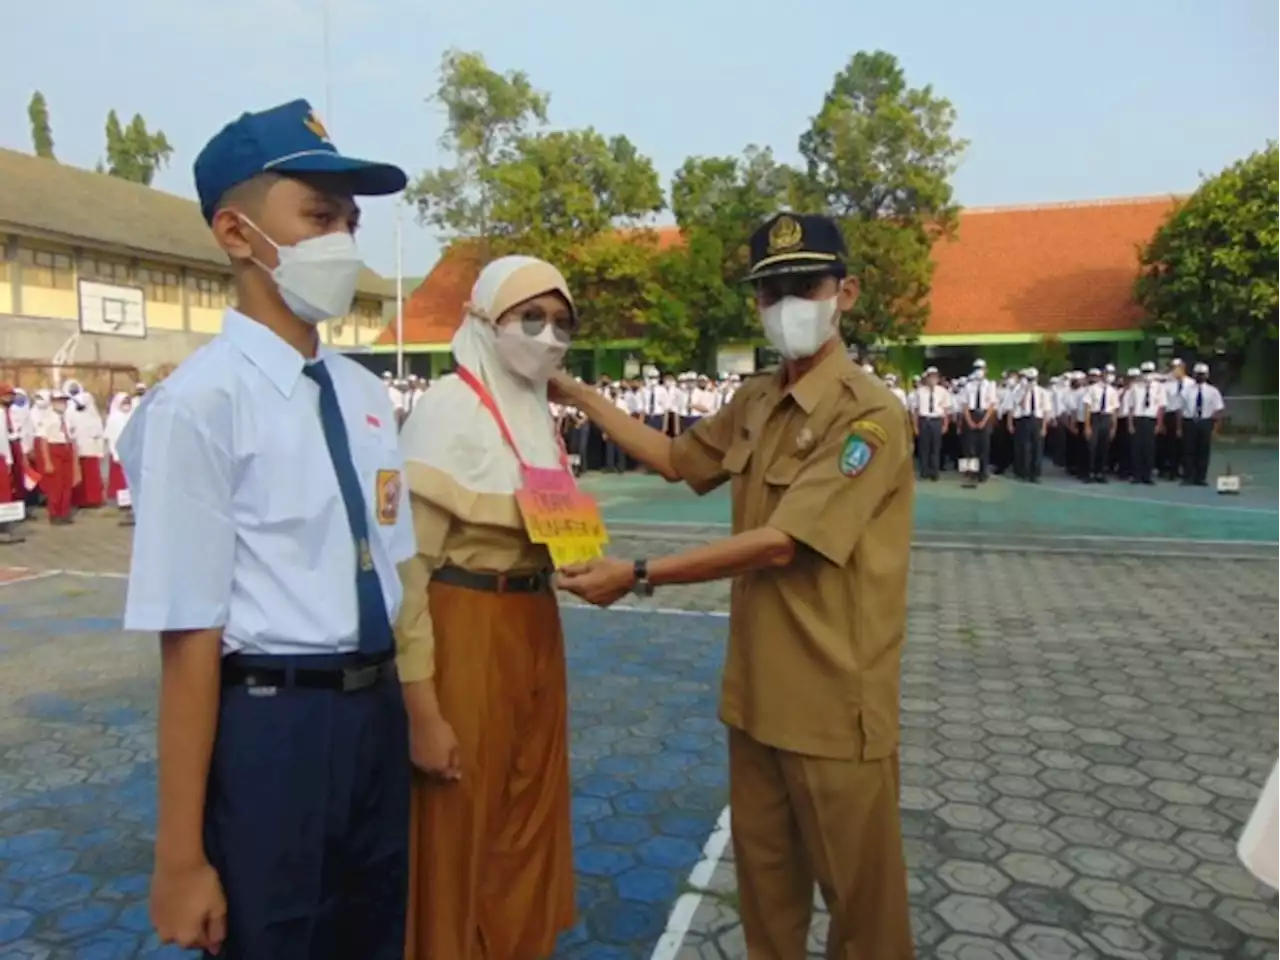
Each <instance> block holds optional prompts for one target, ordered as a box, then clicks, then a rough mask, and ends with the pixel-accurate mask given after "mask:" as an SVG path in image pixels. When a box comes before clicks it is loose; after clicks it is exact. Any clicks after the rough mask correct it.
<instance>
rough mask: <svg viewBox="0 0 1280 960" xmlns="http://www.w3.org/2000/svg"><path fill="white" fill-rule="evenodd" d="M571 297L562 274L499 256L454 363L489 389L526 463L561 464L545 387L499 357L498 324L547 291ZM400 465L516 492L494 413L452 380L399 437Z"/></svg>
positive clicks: (474, 487) (484, 275)
mask: <svg viewBox="0 0 1280 960" xmlns="http://www.w3.org/2000/svg"><path fill="white" fill-rule="evenodd" d="M553 292H554V293H559V294H560V295H561V296H563V297H564V298H565V299H566V300H568V301H569V303H570V305H572V304H573V299H572V297H571V296H570V294H569V286H568V284H567V283H565V279H564V277H563V276H561V274H560V271H559V270H557V269H556V268H555V267H553V266H552V265H551V264H549V263H547V262H546V261H543V260H538V259H536V258H534V257H518V256H517V257H502V258H501V259H498V260H495V261H493V262H492V263H490V264H489V265H488V266H486V267H485V268H484V269H483V270H482V271H481V272H480V276H479V277H478V278H477V279H476V284H475V287H474V288H472V291H471V302H470V303H468V304H467V312H466V315H465V316H464V318H463V320H462V326H461V327H459V328H458V332H457V333H456V334H454V337H453V345H452V346H453V357H454V360H455V361H456V362H457V364H458V366H461V367H466V368H467V369H468V370H470V371H471V372H472V373H473V374H475V375H476V377H477V378H478V379H479V380H480V382H481V383H483V384H484V385H485V387H487V388H488V390H489V394H490V395H491V396H492V397H493V401H494V403H495V404H496V405H497V407H498V410H499V411H500V412H501V413H502V417H503V419H504V420H505V421H506V423H507V429H508V430H510V431H511V435H512V437H514V438H515V442H516V444H517V445H518V446H519V448H520V456H521V457H522V458H523V459H524V462H525V463H526V464H528V465H529V466H533V467H554V466H557V465H558V464H559V463H560V446H559V443H558V442H557V439H556V428H555V423H554V421H553V420H552V419H551V411H550V409H549V407H548V405H547V387H546V384H544V383H533V382H531V381H528V380H525V379H524V378H522V377H519V376H516V375H515V374H513V373H511V372H510V371H508V370H507V369H506V367H505V366H504V365H503V364H502V362H501V361H500V360H499V359H498V353H497V350H496V347H495V342H494V341H495V338H496V333H495V326H494V325H495V324H496V322H497V321H498V320H499V319H500V318H501V317H502V315H503V314H504V313H506V312H507V311H508V310H510V309H511V308H512V307H515V306H518V305H519V304H521V303H524V302H525V301H526V300H530V299H532V298H534V297H537V296H540V295H542V294H544V293H553ZM400 446H401V450H402V451H403V453H404V458H405V460H407V461H409V463H410V465H412V464H415V463H416V464H421V465H422V466H425V467H430V468H434V469H436V470H439V471H441V472H442V473H445V474H447V475H448V476H449V478H450V479H452V480H453V481H454V482H456V483H457V484H459V485H460V486H462V487H465V488H466V489H468V490H470V491H472V492H474V493H496V494H511V493H514V492H515V491H516V490H518V489H520V486H521V484H522V477H521V475H520V463H519V460H517V459H516V456H515V454H514V453H513V452H512V450H511V448H510V447H509V446H508V445H507V443H506V441H505V440H504V439H503V438H502V433H501V432H500V431H499V429H498V426H497V424H496V423H495V422H494V419H493V416H492V414H490V413H489V411H488V410H487V409H486V408H485V406H484V405H483V404H482V403H481V402H480V398H479V397H477V396H476V393H475V391H474V390H472V389H471V387H469V386H468V385H467V384H466V383H465V382H464V381H463V380H462V379H461V378H460V377H459V376H457V374H451V375H449V376H447V377H442V378H441V379H439V380H437V381H435V382H434V383H433V384H432V385H431V386H430V387H429V388H428V389H427V392H426V393H424V394H423V395H422V397H421V398H420V399H419V400H418V402H417V403H416V404H414V407H413V412H412V413H411V414H410V415H409V419H408V420H406V421H405V423H404V427H403V428H402V430H401V432H400Z"/></svg>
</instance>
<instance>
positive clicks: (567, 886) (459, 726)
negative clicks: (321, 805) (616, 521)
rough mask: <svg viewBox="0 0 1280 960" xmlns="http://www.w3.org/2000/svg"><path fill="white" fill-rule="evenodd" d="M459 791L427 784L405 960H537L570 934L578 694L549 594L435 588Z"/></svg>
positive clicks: (420, 784) (416, 808) (413, 854)
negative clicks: (572, 710)
mask: <svg viewBox="0 0 1280 960" xmlns="http://www.w3.org/2000/svg"><path fill="white" fill-rule="evenodd" d="M428 598H429V601H430V609H431V619H432V622H433V627H434V632H435V641H436V678H435V679H436V691H437V696H438V697H439V700H440V709H441V711H442V713H443V714H444V717H445V719H446V720H448V721H449V723H451V724H452V725H453V729H454V731H455V732H456V733H457V735H458V742H459V748H460V753H461V760H462V780H461V782H459V783H454V784H440V783H436V782H432V781H429V780H427V779H426V778H425V777H422V776H416V777H415V782H414V786H413V813H412V819H411V827H410V830H411V832H410V854H409V856H410V871H409V922H408V937H407V939H408V943H407V948H406V952H405V956H406V958H407V960H478V958H484V960H537V958H542V957H549V956H550V955H551V953H552V951H553V950H554V949H555V942H556V937H557V935H558V934H559V933H560V932H561V931H563V930H565V929H567V928H568V927H570V926H572V925H573V922H574V889H573V835H572V825H571V822H570V810H569V805H570V784H569V733H568V712H569V708H568V692H567V680H566V676H565V672H566V668H565V654H564V634H563V632H562V630H561V626H560V609H559V606H558V605H557V603H556V600H555V596H554V595H553V594H551V593H538V594H519V593H510V594H498V593H485V592H482V591H477V590H469V589H466V588H464V587H456V586H451V585H447V584H441V583H433V584H431V586H430V588H429V590H428Z"/></svg>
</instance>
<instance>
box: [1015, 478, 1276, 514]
mask: <svg viewBox="0 0 1280 960" xmlns="http://www.w3.org/2000/svg"><path fill="white" fill-rule="evenodd" d="M999 479H1000V482H1001V483H1008V482H1009V481H1007V480H1005V479H1004V478H1003V477H1000V478H999ZM1040 492H1041V493H1062V494H1066V495H1067V496H1069V497H1084V498H1086V499H1091V500H1115V501H1117V502H1119V503H1152V504H1155V505H1156V506H1159V507H1177V508H1178V509H1180V510H1226V511H1230V512H1232V513H1268V514H1271V515H1272V516H1275V515H1276V513H1277V511H1276V510H1274V509H1271V508H1268V507H1232V506H1216V505H1214V504H1212V503H1179V502H1177V501H1176V500H1160V499H1158V498H1156V497H1129V496H1125V495H1124V494H1114V493H1103V492H1102V491H1101V490H1076V489H1074V488H1072V487H1069V486H1066V485H1063V486H1058V485H1057V484H1041V486H1040Z"/></svg>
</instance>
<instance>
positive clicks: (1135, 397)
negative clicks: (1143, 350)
mask: <svg viewBox="0 0 1280 960" xmlns="http://www.w3.org/2000/svg"><path fill="white" fill-rule="evenodd" d="M1164 405H1165V399H1164V384H1163V383H1161V382H1160V381H1159V380H1158V379H1156V365H1155V364H1154V363H1151V362H1150V361H1148V362H1146V363H1144V364H1143V365H1142V366H1141V367H1139V368H1138V379H1137V380H1135V381H1134V382H1133V384H1132V385H1131V386H1130V388H1129V389H1128V390H1127V391H1125V408H1124V409H1123V410H1122V411H1121V415H1122V416H1123V417H1124V418H1125V419H1126V420H1127V426H1128V434H1129V455H1130V472H1131V474H1132V478H1131V480H1130V482H1131V483H1140V484H1145V485H1147V486H1151V485H1152V484H1154V483H1155V480H1154V479H1153V477H1152V474H1153V473H1154V472H1155V467H1156V441H1157V440H1158V439H1159V435H1160V432H1161V431H1162V430H1163V429H1164Z"/></svg>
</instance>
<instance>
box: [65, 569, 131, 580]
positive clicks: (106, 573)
mask: <svg viewBox="0 0 1280 960" xmlns="http://www.w3.org/2000/svg"><path fill="white" fill-rule="evenodd" d="M57 572H58V573H61V574H63V575H64V576H68V577H84V578H86V579H88V580H128V579H129V575H128V574H127V573H116V572H115V571H112V570H59V571H57Z"/></svg>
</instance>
